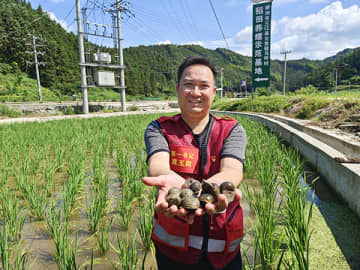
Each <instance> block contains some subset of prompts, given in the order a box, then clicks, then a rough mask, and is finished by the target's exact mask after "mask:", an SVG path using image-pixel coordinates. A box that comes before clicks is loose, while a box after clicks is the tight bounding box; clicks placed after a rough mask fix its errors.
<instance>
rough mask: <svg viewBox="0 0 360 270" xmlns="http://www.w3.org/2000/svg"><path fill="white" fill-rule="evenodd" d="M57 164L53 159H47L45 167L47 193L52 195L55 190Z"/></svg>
mask: <svg viewBox="0 0 360 270" xmlns="http://www.w3.org/2000/svg"><path fill="white" fill-rule="evenodd" d="M55 169H56V167H55V164H54V163H52V161H51V160H49V159H48V160H46V164H45V169H44V180H45V183H46V191H47V195H48V196H50V195H51V194H52V193H53V192H54V191H55V183H54V173H55Z"/></svg>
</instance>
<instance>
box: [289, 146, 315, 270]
mask: <svg viewBox="0 0 360 270" xmlns="http://www.w3.org/2000/svg"><path fill="white" fill-rule="evenodd" d="M285 153H286V154H287V156H286V158H284V160H283V177H284V182H285V183H284V188H285V189H286V208H285V211H286V216H287V222H286V234H287V237H288V239H289V249H290V252H291V257H292V262H289V261H288V260H287V261H286V265H287V266H295V267H296V268H298V269H304V270H306V269H309V243H310V238H311V230H310V221H311V216H312V207H313V203H314V194H313V196H312V199H311V201H310V202H309V203H308V202H307V197H308V194H309V189H310V187H309V186H306V185H305V180H304V181H301V178H300V176H301V175H302V167H303V166H302V163H301V162H300V159H299V155H297V152H296V151H292V150H290V151H286V152H285ZM303 177H304V178H305V176H303ZM308 204H309V205H308Z"/></svg>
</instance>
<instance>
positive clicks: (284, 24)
mask: <svg viewBox="0 0 360 270" xmlns="http://www.w3.org/2000/svg"><path fill="white" fill-rule="evenodd" d="M278 27H279V31H278V33H283V34H284V36H282V37H280V38H279V39H278V40H277V41H276V42H274V43H273V44H272V51H273V57H276V58H279V57H280V55H279V52H280V50H284V49H286V50H292V51H293V53H292V57H291V58H293V59H294V58H302V57H306V58H311V59H319V58H325V57H327V56H330V55H334V54H336V53H337V52H338V51H340V50H343V49H345V48H353V47H357V46H360V7H359V6H357V5H353V6H350V7H348V8H346V9H345V8H343V6H342V3H341V2H340V1H336V2H333V3H331V4H330V5H328V6H326V7H325V8H323V9H322V10H320V11H319V12H318V13H315V14H311V15H308V16H305V17H296V18H289V17H284V18H282V19H281V20H280V21H279V22H278Z"/></svg>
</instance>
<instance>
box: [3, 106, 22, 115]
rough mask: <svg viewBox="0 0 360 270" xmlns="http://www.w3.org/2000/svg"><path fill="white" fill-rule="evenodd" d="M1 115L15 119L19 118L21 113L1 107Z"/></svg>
mask: <svg viewBox="0 0 360 270" xmlns="http://www.w3.org/2000/svg"><path fill="white" fill-rule="evenodd" d="M0 115H1V116H8V117H11V118H15V117H18V116H19V115H20V113H19V112H18V111H15V110H11V109H9V107H8V106H6V105H0Z"/></svg>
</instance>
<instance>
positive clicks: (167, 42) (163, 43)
mask: <svg viewBox="0 0 360 270" xmlns="http://www.w3.org/2000/svg"><path fill="white" fill-rule="evenodd" d="M168 44H171V41H170V40H166V41H159V42H158V43H156V45H168Z"/></svg>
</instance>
